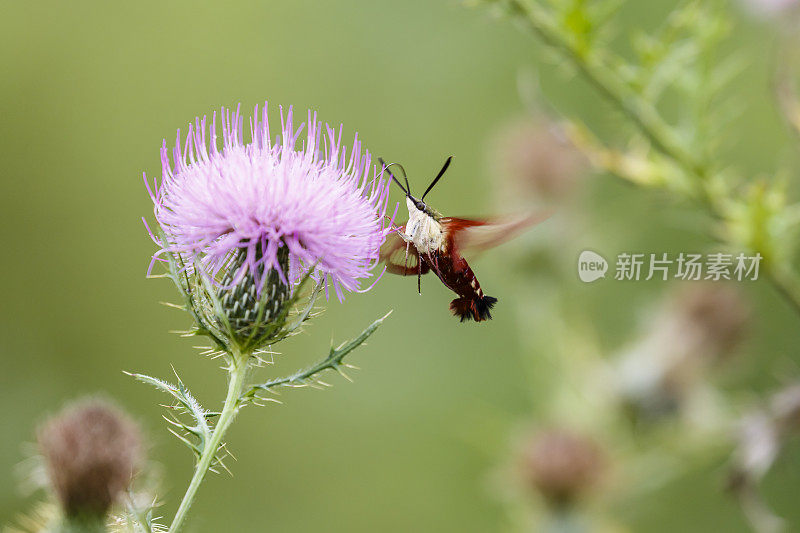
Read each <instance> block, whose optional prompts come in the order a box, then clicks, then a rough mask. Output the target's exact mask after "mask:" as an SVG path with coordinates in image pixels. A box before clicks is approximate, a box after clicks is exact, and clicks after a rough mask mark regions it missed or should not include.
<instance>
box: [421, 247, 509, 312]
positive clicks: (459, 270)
mask: <svg viewBox="0 0 800 533" xmlns="http://www.w3.org/2000/svg"><path fill="white" fill-rule="evenodd" d="M421 258H422V259H423V260H424V261H425V262H427V263H428V265H429V266H430V268H431V270H433V271H434V272H435V273H436V275H437V276H438V277H439V279H440V280H441V281H442V283H444V284H445V286H446V287H447V288H448V289H450V290H451V291H453V292H454V293H456V294H458V296H459V298H456V299H455V300H453V301H452V302H450V310H451V311H453V314H455V315H456V316H458V317H460V318H461V321H462V322H464V321H465V320H470V319H472V320H475V321H476V322H481V321H483V320H489V319H491V318H492V314H491V312H490V309H491V308H492V307H493V306H494V304H495V303H496V302H497V298H493V297H491V296H486V295H484V294H483V290H482V289H481V284H480V283H478V278H477V277H475V273H474V272H473V271H472V269H471V268H470V267H469V264H467V261H466V260H465V259H464V258H463V257H461V256H457V257H455V258H453V256H451V255H450V254H446V253H441V252H434V253H433V254H429V255H427V256H421Z"/></svg>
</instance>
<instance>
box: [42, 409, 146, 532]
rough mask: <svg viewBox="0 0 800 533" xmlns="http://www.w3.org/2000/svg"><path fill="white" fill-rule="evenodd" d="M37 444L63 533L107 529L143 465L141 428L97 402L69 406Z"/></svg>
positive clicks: (46, 426) (50, 423)
mask: <svg viewBox="0 0 800 533" xmlns="http://www.w3.org/2000/svg"><path fill="white" fill-rule="evenodd" d="M37 441H38V445H39V450H40V452H41V454H42V456H43V457H44V461H45V468H46V471H47V476H48V481H49V484H50V487H51V489H52V491H53V493H54V495H55V497H56V499H57V501H58V503H59V505H60V507H61V510H62V514H63V516H64V526H62V528H61V530H60V531H83V530H85V531H91V529H90V528H89V527H88V526H86V527H84V528H83V529H81V528H80V527H77V528H76V527H75V524H98V523H99V524H102V523H104V522H105V520H106V516H107V514H108V512H109V510H110V509H111V507H112V506H113V505H114V504H116V503H119V502H120V500H121V498H122V497H123V495H124V494H125V491H126V489H127V488H128V487H129V486H130V484H131V481H132V479H133V477H134V476H135V475H136V473H137V471H138V469H139V465H140V462H141V459H142V457H141V456H142V451H141V438H140V431H139V428H138V427H137V425H136V424H135V423H134V422H132V421H131V420H130V418H128V417H127V416H126V415H125V414H124V413H123V412H122V411H120V410H119V409H118V408H116V407H114V406H113V405H111V404H109V403H107V402H105V401H102V400H97V399H89V400H83V401H79V402H77V403H73V404H71V405H69V406H67V407H66V408H65V409H64V410H63V411H62V412H61V413H59V414H58V415H56V416H55V417H53V418H51V419H50V420H48V421H46V422H45V423H44V424H43V425H42V426H41V427H40V428H39V430H38V432H37ZM70 525H72V526H70Z"/></svg>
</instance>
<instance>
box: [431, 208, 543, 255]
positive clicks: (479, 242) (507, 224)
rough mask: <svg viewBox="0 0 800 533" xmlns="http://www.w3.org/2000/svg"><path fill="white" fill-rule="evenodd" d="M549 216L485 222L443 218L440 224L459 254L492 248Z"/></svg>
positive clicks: (526, 216)
mask: <svg viewBox="0 0 800 533" xmlns="http://www.w3.org/2000/svg"><path fill="white" fill-rule="evenodd" d="M551 214H552V213H551V212H546V213H537V214H527V215H520V216H515V217H507V218H495V219H487V220H470V219H467V218H443V219H441V221H440V222H441V223H442V226H444V228H445V232H446V233H447V235H448V239H449V240H450V243H451V245H452V246H453V251H456V250H457V251H458V253H459V254H461V253H469V252H480V251H483V250H488V249H489V248H494V247H495V246H498V245H500V244H502V243H504V242H506V241H508V240H511V239H513V238H514V237H516V236H517V235H519V234H520V233H522V232H523V231H524V230H525V229H527V228H529V227H531V226H533V225H534V224H538V223H540V222H542V221H544V220H546V219H547V218H549V217H550V215H551Z"/></svg>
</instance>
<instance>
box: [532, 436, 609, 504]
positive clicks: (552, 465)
mask: <svg viewBox="0 0 800 533" xmlns="http://www.w3.org/2000/svg"><path fill="white" fill-rule="evenodd" d="M604 464H605V459H604V456H603V453H602V451H601V449H600V447H599V446H598V445H597V444H596V443H595V442H594V441H592V440H591V439H589V438H587V437H585V436H582V435H579V434H577V433H574V432H572V431H569V430H565V429H559V428H556V429H549V430H545V431H542V432H541V433H539V434H538V435H536V436H534V438H533V440H532V441H531V442H530V444H529V445H528V447H527V449H526V450H525V453H524V456H523V464H522V469H523V474H524V477H525V480H526V481H527V483H528V484H529V485H530V486H531V487H532V488H534V489H536V490H537V491H538V492H539V493H541V495H542V496H543V497H544V499H545V500H546V501H547V503H548V504H549V505H551V506H553V507H558V508H561V507H565V506H568V505H572V504H573V503H574V502H575V501H576V500H577V499H578V498H579V497H581V496H582V495H583V494H585V493H586V492H587V491H588V490H590V489H591V488H593V487H595V486H596V485H597V483H598V482H599V480H600V478H601V477H602V473H603V469H604Z"/></svg>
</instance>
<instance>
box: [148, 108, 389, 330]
mask: <svg viewBox="0 0 800 533" xmlns="http://www.w3.org/2000/svg"><path fill="white" fill-rule="evenodd" d="M220 116H221V122H222V143H221V144H222V146H221V147H220V146H218V142H217V125H216V118H217V117H216V113H215V114H214V115H213V116H212V119H211V127H210V128H207V124H206V118H205V117H203V118H202V119H199V118H198V119H196V120H195V122H194V124H193V125H192V124H190V126H189V132H188V134H187V136H186V138H185V140H182V139H181V136H180V131H178V137H177V140H176V144H175V147H174V149H173V156H172V159H173V162H172V165H171V164H170V160H169V154H168V149H167V145H166V141H165V142H164V144H163V146H162V148H161V161H162V179H161V183H160V184H158V183H155V188H151V187H150V186H149V184H148V191H149V192H150V195H151V198H152V200H153V203H154V205H155V207H154V211H155V217H156V220H157V221H158V224H159V225H160V226H161V229H162V230H163V232H164V236H165V241H166V242H162V241H161V240H158V243H159V245H160V246H161V250H160V251H159V252H157V254H156V256H155V258H160V257H162V256H163V255H165V254H171V255H173V256H177V257H179V258H180V260H181V262H182V263H183V265H184V266H183V268H184V269H185V270H186V271H187V272H189V273H197V270H198V269H199V270H200V271H201V274H203V275H205V274H207V275H208V276H209V277H210V279H212V280H213V282H214V284H215V286H216V287H217V289H218V293H217V294H216V295H213V297H217V298H219V300H220V302H221V304H222V307H223V308H224V310H225V312H226V314H227V320H228V321H229V322H230V324H231V327H232V329H233V330H235V331H242V330H243V328H247V327H248V325H250V324H252V323H253V321H255V320H256V318H257V315H259V314H261V315H264V314H266V317H264V316H262V319H261V320H260V321H261V323H268V322H269V319H271V318H275V316H277V315H279V314H280V313H281V311H282V307H283V304H284V302H285V301H286V300H287V298H288V296H289V294H290V293H291V291H292V288H293V287H294V285H295V284H296V283H297V281H298V280H299V279H300V278H301V277H302V276H304V275H305V274H310V275H312V276H313V277H314V278H315V279H316V280H317V281H319V282H320V283H324V285H325V287H326V293H327V289H328V288H330V287H332V288H333V290H334V291H335V293H336V295H337V296H338V298H339V299H340V300H341V299H343V297H344V293H345V292H347V291H356V290H360V288H361V280H363V279H365V278H367V277H369V276H370V275H371V272H372V270H373V268H374V267H375V265H376V264H377V262H378V252H379V249H380V245H381V244H382V242H383V241H384V239H385V237H386V235H387V234H388V233H389V232H390V231H391V227H390V226H391V225H390V224H389V223H388V221H387V220H386V217H385V215H386V206H387V201H388V192H389V183H390V182H389V181H388V180H385V179H384V178H383V175H382V174H378V172H376V171H374V170H373V167H372V165H371V156H370V154H369V152H364V153H362V151H361V144H360V142H359V141H358V137H357V136H356V138H355V140H354V142H353V148H352V150H351V151H350V153H349V155H348V153H347V149H346V148H345V147H344V146H343V145H342V143H341V129H340V130H339V131H338V133H337V132H336V131H335V130H334V129H332V128H331V127H329V126H327V125H325V126H324V128H323V126H322V124H321V123H320V122H319V121H317V118H316V114H313V115H312V113H311V112H310V111H309V113H308V120H307V122H306V123H304V124H300V125H299V126H297V127H295V125H294V122H293V117H292V110H291V108H290V109H289V111H288V113H286V115H285V116H284V114H283V112H281V131H280V134H279V135H278V136H276V137H275V138H274V139H273V137H272V136H271V134H270V129H269V123H268V116H267V110H266V106H265V107H264V109H263V111H262V112H261V117H260V118H259V110H258V106H256V108H255V111H254V114H253V118H252V119H251V120H250V138H251V140H250V142H249V143H244V142H243V140H242V137H243V135H242V126H243V119H242V117H241V115H240V113H239V110H238V109H237V110H236V112H234V113H231V111H230V110H226V109H224V108H223V110H222V113H221V115H220ZM304 129H305V135H304V140H303V142H298V139H299V138H300V135H301V134H302V133H303V130H304ZM207 134H208V138H207V137H206V135H207ZM181 145H183V148H181ZM145 182H146V183H147V180H146V179H145ZM151 266H152V265H151ZM265 289H266V290H267V291H268V294H267V295H266V309H264V306H259V301H263V300H264V299H262V291H264V290H265ZM200 300H202V298H201V299H200ZM195 305H197V302H195ZM209 306H210V307H213V306H212V305H211V304H209V303H208V302H206V304H204V305H202V306H201V307H206V308H207V307H209Z"/></svg>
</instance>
